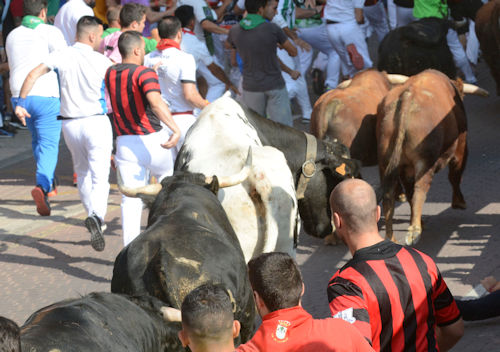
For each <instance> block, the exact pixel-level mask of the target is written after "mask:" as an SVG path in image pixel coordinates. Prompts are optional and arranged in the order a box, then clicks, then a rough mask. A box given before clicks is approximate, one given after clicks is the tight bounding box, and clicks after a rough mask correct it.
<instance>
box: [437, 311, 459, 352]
mask: <svg viewBox="0 0 500 352" xmlns="http://www.w3.org/2000/svg"><path fill="white" fill-rule="evenodd" d="M462 336H464V321H463V320H462V318H460V319H459V320H457V321H456V322H454V323H452V324H450V325H445V326H438V327H436V337H437V343H438V346H439V350H440V351H448V350H449V349H451V348H452V347H453V346H455V344H456V343H457V342H458V340H460V339H461V338H462Z"/></svg>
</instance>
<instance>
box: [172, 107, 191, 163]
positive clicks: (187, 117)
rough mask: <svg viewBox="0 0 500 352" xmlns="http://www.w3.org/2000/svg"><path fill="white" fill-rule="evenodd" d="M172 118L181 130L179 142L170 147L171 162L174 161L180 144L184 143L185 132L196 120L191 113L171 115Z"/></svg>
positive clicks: (180, 146)
mask: <svg viewBox="0 0 500 352" xmlns="http://www.w3.org/2000/svg"><path fill="white" fill-rule="evenodd" d="M172 118H173V119H174V121H175V123H176V124H177V126H178V127H179V129H180V130H181V138H179V142H178V143H177V145H176V146H175V147H174V148H172V159H173V162H174V163H175V159H176V158H177V154H178V153H179V151H180V150H181V148H182V145H183V144H184V139H185V138H186V133H187V131H188V130H189V128H190V127H191V126H192V125H193V123H195V122H196V117H195V116H194V115H193V114H176V115H172Z"/></svg>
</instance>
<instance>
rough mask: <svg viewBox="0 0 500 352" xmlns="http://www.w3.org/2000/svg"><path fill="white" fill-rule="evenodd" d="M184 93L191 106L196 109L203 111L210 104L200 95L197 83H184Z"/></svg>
mask: <svg viewBox="0 0 500 352" xmlns="http://www.w3.org/2000/svg"><path fill="white" fill-rule="evenodd" d="M182 92H183V93H184V98H186V100H187V101H188V102H189V104H191V105H192V106H193V107H195V108H198V109H203V108H204V107H205V106H207V105H208V104H209V103H208V101H206V100H205V99H203V97H202V96H201V95H200V92H198V89H197V88H196V84H195V83H191V82H188V83H182Z"/></svg>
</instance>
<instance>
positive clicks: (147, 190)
mask: <svg viewBox="0 0 500 352" xmlns="http://www.w3.org/2000/svg"><path fill="white" fill-rule="evenodd" d="M116 183H117V185H118V189H119V190H120V192H121V193H122V194H123V195H125V196H127V197H132V198H138V197H139V196H138V194H146V195H151V196H156V195H157V194H158V193H159V192H160V191H161V184H159V183H154V184H152V185H147V186H143V187H137V188H131V187H127V186H125V185H124V184H123V180H122V175H121V174H120V169H119V168H118V167H117V168H116Z"/></svg>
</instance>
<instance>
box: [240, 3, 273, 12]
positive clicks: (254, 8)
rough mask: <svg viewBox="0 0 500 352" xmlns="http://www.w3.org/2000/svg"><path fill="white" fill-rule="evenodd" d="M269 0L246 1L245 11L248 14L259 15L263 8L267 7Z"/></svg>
mask: <svg viewBox="0 0 500 352" xmlns="http://www.w3.org/2000/svg"><path fill="white" fill-rule="evenodd" d="M268 2H269V0H245V10H247V12H248V13H257V12H258V11H259V9H260V8H261V7H266V5H267V3H268Z"/></svg>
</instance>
